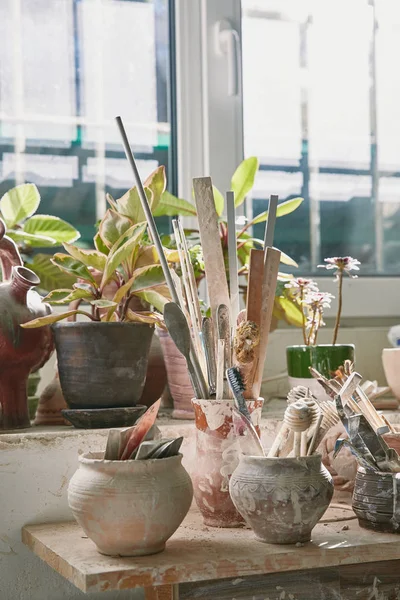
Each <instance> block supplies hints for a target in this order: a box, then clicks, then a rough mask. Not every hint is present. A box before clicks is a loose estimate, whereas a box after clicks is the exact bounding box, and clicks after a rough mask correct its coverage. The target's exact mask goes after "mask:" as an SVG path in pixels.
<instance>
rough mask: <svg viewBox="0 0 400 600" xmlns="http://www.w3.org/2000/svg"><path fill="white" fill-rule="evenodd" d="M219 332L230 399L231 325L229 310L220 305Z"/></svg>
mask: <svg viewBox="0 0 400 600" xmlns="http://www.w3.org/2000/svg"><path fill="white" fill-rule="evenodd" d="M217 331H218V339H219V340H224V352H225V355H224V398H230V397H231V395H230V387H229V385H228V382H227V380H226V369H229V368H230V367H231V366H232V345H231V325H230V318H229V308H228V307H227V306H226V305H225V304H220V305H219V306H218V308H217Z"/></svg>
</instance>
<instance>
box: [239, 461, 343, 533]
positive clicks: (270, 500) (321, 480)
mask: <svg viewBox="0 0 400 600" xmlns="http://www.w3.org/2000/svg"><path fill="white" fill-rule="evenodd" d="M229 490H230V493H231V497H232V500H233V503H234V504H235V506H236V508H237V509H238V511H239V512H240V513H241V514H242V515H243V517H244V519H245V521H246V523H247V524H248V525H249V526H250V527H251V528H252V530H253V531H254V533H255V536H256V538H257V539H258V540H260V541H261V542H266V543H268V544H296V543H297V542H308V541H309V540H310V539H311V531H312V529H313V527H315V525H316V524H317V523H318V521H319V520H320V519H321V517H322V515H323V514H324V512H325V511H326V509H327V508H328V506H329V503H330V501H331V498H332V495H333V483H332V477H331V476H330V475H329V473H328V471H327V470H326V468H325V467H324V466H323V465H322V463H321V456H320V455H319V454H313V455H312V456H303V457H300V458H265V457H262V456H243V455H242V456H241V460H240V463H239V466H238V468H237V469H236V470H235V472H234V473H233V475H232V477H231V480H230V484H229Z"/></svg>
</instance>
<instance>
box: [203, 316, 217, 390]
mask: <svg viewBox="0 0 400 600" xmlns="http://www.w3.org/2000/svg"><path fill="white" fill-rule="evenodd" d="M201 334H202V339H203V346H204V353H205V355H206V364H207V376H208V388H209V390H208V391H209V394H210V398H212V397H213V396H215V393H216V390H217V362H216V356H215V336H214V326H213V322H212V319H211V317H206V318H204V319H203V324H202V327H201Z"/></svg>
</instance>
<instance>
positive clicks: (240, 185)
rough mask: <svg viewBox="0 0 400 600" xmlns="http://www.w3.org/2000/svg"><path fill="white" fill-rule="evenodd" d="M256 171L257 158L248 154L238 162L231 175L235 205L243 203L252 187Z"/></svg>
mask: <svg viewBox="0 0 400 600" xmlns="http://www.w3.org/2000/svg"><path fill="white" fill-rule="evenodd" d="M257 171H258V158H257V157H255V156H250V157H249V158H245V159H244V160H243V161H242V162H241V163H240V165H239V166H238V168H237V169H236V171H235V172H234V174H233V175H232V179H231V190H232V192H234V193H235V206H240V205H241V204H243V202H244V199H245V198H246V196H247V194H248V193H249V192H250V190H252V189H253V185H254V180H255V177H256V174H257Z"/></svg>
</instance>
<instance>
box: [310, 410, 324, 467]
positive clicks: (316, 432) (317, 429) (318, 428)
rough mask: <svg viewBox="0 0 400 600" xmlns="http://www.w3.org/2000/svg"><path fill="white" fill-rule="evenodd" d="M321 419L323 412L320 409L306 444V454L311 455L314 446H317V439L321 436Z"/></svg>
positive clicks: (318, 442)
mask: <svg viewBox="0 0 400 600" xmlns="http://www.w3.org/2000/svg"><path fill="white" fill-rule="evenodd" d="M323 419H324V414H323V412H322V411H320V413H319V416H318V419H317V422H316V423H315V427H314V432H313V435H312V438H311V440H310V443H309V445H308V449H307V456H311V454H312V453H313V452H314V450H315V449H316V448H318V446H319V444H320V441H318V439H319V437H320V436H321V426H322V421H323ZM324 433H325V432H324ZM321 439H322V438H321Z"/></svg>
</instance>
